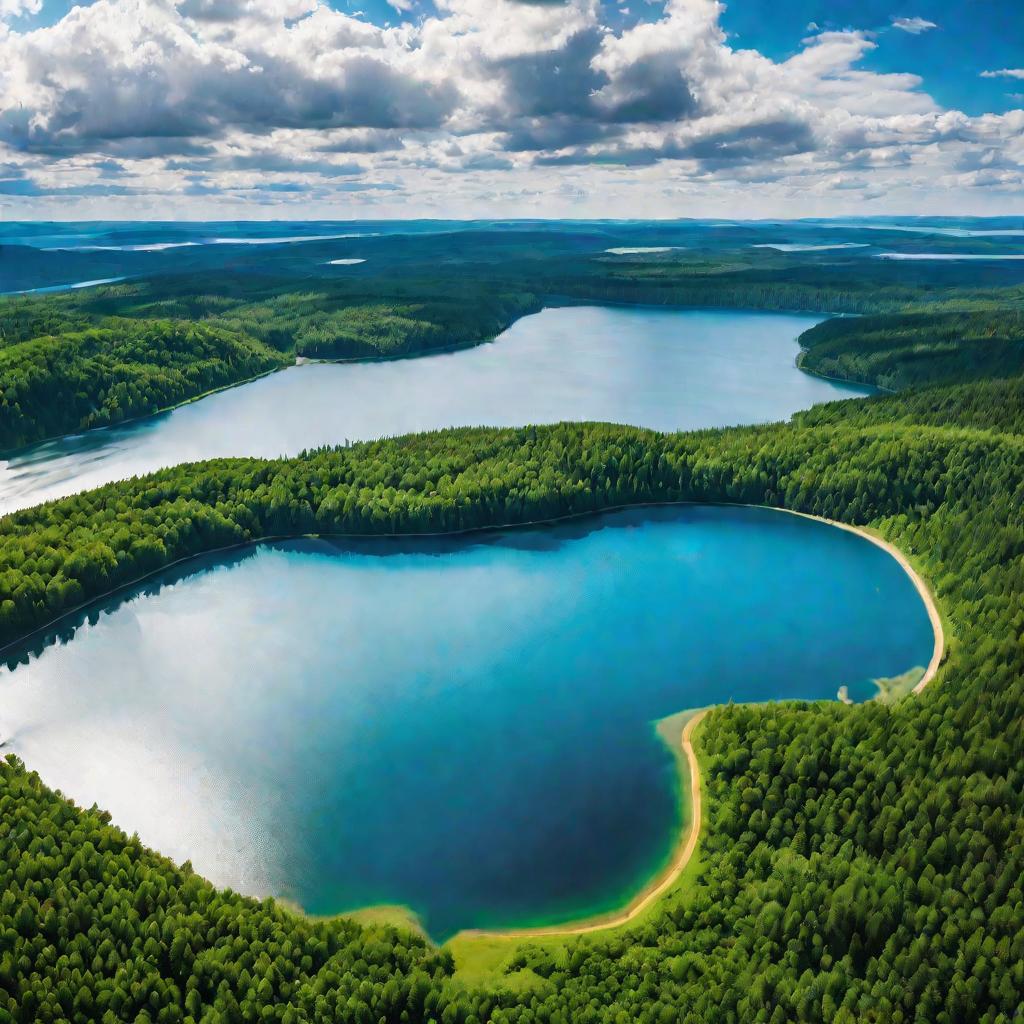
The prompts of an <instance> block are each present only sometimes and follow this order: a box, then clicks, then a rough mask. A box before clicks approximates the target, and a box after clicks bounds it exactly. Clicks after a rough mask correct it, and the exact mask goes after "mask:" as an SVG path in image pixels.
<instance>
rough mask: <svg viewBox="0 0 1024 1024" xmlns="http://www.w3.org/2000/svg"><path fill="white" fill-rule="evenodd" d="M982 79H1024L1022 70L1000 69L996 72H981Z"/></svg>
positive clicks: (1023, 69) (1023, 70)
mask: <svg viewBox="0 0 1024 1024" xmlns="http://www.w3.org/2000/svg"><path fill="white" fill-rule="evenodd" d="M981 77H982V78H1024V68H1000V69H999V70H998V71H982V73H981Z"/></svg>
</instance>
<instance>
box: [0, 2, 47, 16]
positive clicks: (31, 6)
mask: <svg viewBox="0 0 1024 1024" xmlns="http://www.w3.org/2000/svg"><path fill="white" fill-rule="evenodd" d="M42 9H43V0H0V21H2V20H3V19H4V18H19V17H21V16H22V15H23V14H38V13H39V12H40V11H41V10H42Z"/></svg>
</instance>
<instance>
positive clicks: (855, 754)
mask: <svg viewBox="0 0 1024 1024" xmlns="http://www.w3.org/2000/svg"><path fill="white" fill-rule="evenodd" d="M1021 394H1022V390H1021V381H1020V380H1019V379H1018V380H1016V381H1013V382H1002V383H1000V382H990V381H986V382H982V383H977V384H969V385H955V386H946V387H940V388H935V389H931V390H920V391H916V392H913V393H912V394H910V395H908V396H906V397H905V396H902V395H896V396H891V397H884V398H878V399H874V400H871V401H867V402H858V401H854V402H844V403H837V404H834V405H830V406H823V407H819V408H817V409H814V410H812V411H810V412H808V413H805V414H802V415H801V416H799V417H797V418H796V421H795V422H794V423H793V424H790V425H776V426H771V427H759V428H744V429H735V430H727V431H708V432H703V433H700V434H693V435H658V434H654V433H650V432H646V431H641V430H633V429H628V428H617V427H609V426H596V425H566V424H563V425H560V426H556V427H550V428H524V429H520V430H493V431H485V430H478V431H444V432H440V433H437V434H431V435H424V436H419V437H413V438H406V439H399V440H396V441H384V442H378V443H374V444H367V445H360V446H356V447H354V448H351V449H343V450H337V451H334V450H332V451H318V452H313V453H310V454H307V455H306V456H303V457H300V458H297V459H291V460H282V461H269V462H268V461H260V460H248V459H237V460H219V461H214V462H210V463H206V464H201V465H199V466H193V467H179V468H176V469H172V470H167V471H163V472H161V473H157V474H154V475H153V476H150V477H146V478H143V479H141V480H136V481H128V482H125V483H121V484H115V485H111V486H108V487H105V488H102V489H100V490H97V491H93V492H90V493H87V494H84V495H79V496H76V497H73V498H68V499H64V500H62V501H59V502H55V503H52V504H49V505H45V506H41V507H39V508H36V509H31V510H28V511H25V512H20V513H17V514H15V515H13V516H10V517H8V518H6V519H5V520H3V521H2V522H0V567H2V571H0V592H2V594H3V604H2V606H0V608H2V615H3V629H4V631H5V634H4V635H5V636H8V637H10V636H12V635H13V634H14V633H15V632H18V631H22V630H24V629H26V628H28V627H29V626H31V625H34V624H38V623H39V622H41V621H42V620H43V619H45V618H48V617H50V616H52V615H53V614H55V613H56V612H58V611H60V610H61V609H63V608H66V607H68V606H69V605H71V604H73V603H75V602H77V601H80V600H82V599H83V598H84V597H88V596H90V595H94V594H97V593H99V592H100V591H103V590H105V589H108V588H110V587H111V586H113V585H116V584H118V583H122V582H126V581H128V580H129V579H133V578H135V577H137V576H139V575H140V573H142V572H145V571H147V570H151V569H155V568H157V567H159V566H162V565H166V564H167V563H169V562H170V561H172V560H173V559H175V558H178V557H182V556H184V555H187V554H190V553H195V552H198V551H204V550H210V549H212V548H215V547H218V546H222V545H226V544H231V543H238V542H243V541H246V540H248V539H251V538H255V537H259V536H263V535H269V534H280V533H290V532H307V531H313V530H317V531H322V532H334V531H347V532H360V533H366V532H384V533H387V532H392V531H409V530H437V529H444V530H451V529H460V528H466V527H473V526H481V525H487V524H494V523H500V522H516V521H522V520H526V519H533V518H538V517H545V516H554V515H558V514H564V513H567V512H582V511H587V510H590V509H596V508H601V507H607V506H610V505H614V504H619V503H623V502H629V501H637V500H661V499H680V498H687V499H695V500H722V501H749V502H765V503H768V504H775V505H783V506H786V507H789V508H794V509H798V510H802V511H807V512H813V513H818V514H822V515H826V516H831V517H836V518H841V519H843V520H845V521H848V522H853V523H862V524H873V525H874V526H876V527H877V528H878V529H880V530H881V531H882V533H883V534H884V535H885V536H887V537H888V538H890V539H891V540H893V541H895V542H896V543H898V544H900V545H901V547H903V549H904V550H906V551H908V552H909V553H910V554H911V555H912V556H913V557H914V558H915V559H916V560H917V561H918V563H919V565H920V566H921V567H922V569H923V571H925V572H926V573H927V575H928V576H929V577H930V579H931V580H932V581H933V583H934V586H935V588H936V591H937V594H938V597H939V600H940V603H941V605H942V607H943V608H944V610H945V612H946V613H947V615H948V618H949V626H950V641H951V642H950V649H949V655H948V659H947V662H946V664H945V665H944V668H943V670H942V672H941V673H940V677H939V679H938V680H937V681H936V682H935V683H934V684H932V686H930V687H929V688H928V690H926V691H925V693H924V694H923V695H922V696H921V697H918V698H913V699H909V700H904V701H901V702H897V703H895V704H893V705H883V704H871V705H863V706H857V707H852V708H847V707H844V706H841V705H838V704H799V703H794V704H782V705H773V706H764V707H751V708H746V707H742V708H726V709H721V710H718V711H716V712H714V713H713V714H712V715H711V716H710V717H709V718H708V719H707V721H706V723H705V726H704V729H703V732H702V734H701V735H700V737H699V753H700V757H701V759H702V763H703V765H704V766H705V775H706V781H707V786H708V815H709V824H708V827H707V832H706V836H705V839H704V843H705V855H704V857H703V860H702V863H703V867H702V873H701V876H700V878H699V879H698V883H697V884H696V886H695V887H693V889H692V890H690V891H688V892H687V893H685V894H683V895H682V896H679V897H675V898H673V899H670V900H666V901H665V902H663V904H662V905H661V908H660V911H659V913H658V914H656V915H655V916H653V917H652V918H650V919H649V920H647V921H646V922H645V923H644V924H642V925H639V926H637V927H634V928H632V929H623V930H619V931H616V932H613V933H610V934H608V935H600V934H598V935H595V936H592V937H584V938H580V939H577V940H573V941H572V942H571V943H569V944H568V946H567V948H566V949H565V950H564V951H563V952H562V953H556V954H552V953H550V952H548V951H547V950H546V949H541V948H531V947H529V946H526V947H524V948H523V949H522V950H521V952H520V953H519V954H518V955H517V956H516V957H515V958H514V959H513V961H512V963H511V967H512V969H517V968H529V969H530V970H529V971H527V972H526V974H525V975H520V977H521V978H524V977H525V978H526V979H530V978H533V979H535V980H534V983H533V984H532V985H529V984H528V985H527V986H526V987H525V989H524V988H523V986H522V984H521V983H520V984H519V985H518V986H517V987H516V988H512V987H509V988H506V987H504V986H499V987H498V989H496V990H495V991H492V992H478V991H465V990H463V989H462V988H461V987H460V986H459V985H458V984H457V983H456V982H452V981H443V980H442V975H443V974H445V973H446V972H447V971H448V969H449V965H448V964H446V963H445V962H444V961H443V960H440V961H432V960H430V959H429V956H428V954H427V953H426V952H425V951H424V950H423V948H422V947H421V945H420V944H419V943H418V942H417V941H416V940H414V939H412V938H408V939H400V938H398V937H397V936H394V935H391V934H389V935H388V936H387V938H385V939H382V938H380V937H379V936H376V935H374V934H367V935H366V936H364V937H362V938H360V937H359V936H358V935H357V934H356V933H355V932H354V931H353V930H352V926H350V925H344V924H341V923H337V924H330V925H318V926H317V929H322V930H318V931H316V934H317V935H318V936H321V937H322V938H321V940H320V941H322V942H325V943H327V944H328V949H327V950H326V951H323V947H318V948H320V949H321V950H322V952H321V953H320V954H318V955H314V954H313V953H310V952H308V943H309V942H310V941H312V940H311V939H310V938H309V936H310V934H311V932H310V928H311V926H310V925H309V924H308V923H306V922H303V921H301V920H299V919H292V918H287V917H284V916H283V915H281V913H280V912H279V911H277V910H276V909H274V908H273V907H272V906H271V905H269V904H257V903H254V902H252V901H246V900H241V899H237V898H235V897H230V896H220V895H217V894H215V893H214V892H213V891H212V890H211V889H209V888H208V887H206V886H204V885H203V884H201V883H199V882H198V881H189V882H182V881H181V880H180V879H181V878H182V877H183V876H182V875H181V874H180V873H179V872H178V871H176V869H174V868H173V867H171V866H170V865H169V864H166V863H165V862H163V861H160V860H158V859H157V858H155V857H153V856H151V855H149V854H146V853H144V852H143V851H141V850H138V848H137V846H132V845H131V843H130V841H128V840H124V839H123V838H121V837H119V836H118V835H117V833H116V832H114V831H113V830H111V829H110V828H109V827H108V826H106V825H105V824H104V823H103V821H102V819H101V818H100V817H99V816H97V815H96V814H95V813H94V812H88V813H80V812H75V811H72V810H71V809H70V808H69V807H68V806H67V805H66V804H63V803H61V802H59V801H58V800H57V799H56V798H54V797H53V796H52V795H50V794H48V793H47V792H46V791H45V790H44V789H43V788H42V787H41V786H40V785H39V783H38V782H37V781H36V780H34V779H32V778H31V777H29V776H26V774H25V772H24V769H22V768H21V766H20V765H18V764H16V763H13V762H11V763H9V764H8V766H7V767H6V768H5V769H4V772H3V776H2V779H3V787H4V788H3V790H2V794H3V795H2V796H0V800H3V801H8V802H6V803H4V804H3V806H4V807H5V820H7V819H8V817H9V814H10V811H8V810H7V808H10V809H11V810H15V809H17V808H20V807H25V808H26V811H25V812H24V815H25V816H24V818H22V819H19V827H16V828H13V829H10V830H8V831H7V832H6V833H4V834H3V836H0V870H2V871H4V872H5V873H6V874H5V877H4V888H5V890H7V891H12V892H14V893H15V894H16V895H15V896H14V898H13V899H11V898H6V903H4V904H3V917H2V920H0V934H2V935H4V939H3V942H4V945H3V946H2V947H0V949H3V953H2V954H0V990H2V991H6V993H7V1003H6V1010H5V1011H3V1012H6V1013H8V1014H9V1015H10V1016H12V1017H13V1018H14V1019H16V1020H18V1021H28V1020H61V1019H67V1020H73V1021H76V1022H77V1021H86V1020H90V1019H95V1017H97V1016H101V1014H99V1012H98V1008H100V1007H103V1008H104V1012H105V1013H108V1017H107V1019H110V1020H115V1019H149V1020H154V1021H156V1020H161V1021H162V1020H167V1021H172V1020H184V1019H191V1020H194V1021H200V1020H207V1021H221V1020H225V1021H226V1020H254V1021H255V1020H259V1019H279V1020H286V1019H295V1020H317V1021H328V1020H337V1019H354V1020H366V1021H378V1020H381V1019H383V1020H386V1021H396V1022H397V1021H416V1020H430V1019H433V1020H436V1021H439V1022H442V1024H472V1022H474V1021H481V1022H483V1021H487V1020H493V1021H504V1022H510V1021H516V1022H523V1024H527V1022H534V1021H537V1022H544V1024H550V1022H565V1024H568V1022H570V1021H584V1022H586V1021H615V1022H618V1021H626V1020H629V1021H633V1020H636V1021H644V1022H647V1021H650V1022H660V1021H668V1020H681V1021H686V1022H694V1024H696V1022H707V1021H719V1020H720V1021H735V1022H741V1021H742V1022H746V1021H765V1022H770V1024H774V1022H779V1021H790V1020H797V1021H826V1022H842V1024H846V1022H853V1021H861V1020H879V1021H910V1020H917V1021H922V1022H925V1021H927V1022H950V1024H952V1022H956V1021H989V1022H996V1021H1006V1022H1009V1021H1011V1020H1013V1019H1016V1017H1015V1015H1019V1013H1020V1011H1021V1009H1022V995H1021V994H1022V992H1024V892H1022V885H1021V878H1022V877H1024V769H1022V764H1024V759H1022V753H1024V751H1022V737H1021V732H1020V721H1021V719H1022V715H1024V643H1022V630H1024V610H1022V609H1024V603H1022V601H1021V595H1022V594H1024V443H1022V439H1021V436H1020V434H1019V433H1016V432H1015V431H1016V429H1017V427H1018V426H1019V418H1020V407H1021V402H1020V397H1021ZM1008 402H1012V403H1013V404H1014V406H1015V408H1012V409H1008V408H1007V403H1008ZM961 408H962V409H964V410H967V412H966V413H965V415H964V416H963V417H958V416H957V415H956V410H957V409H961ZM943 409H949V410H950V415H948V416H946V417H944V415H943V412H942V410H943ZM977 419H987V420H988V423H987V424H984V425H982V424H978V423H975V422H974V421H975V420H977ZM48 836H54V837H60V839H59V841H58V839H57V838H54V839H52V840H51V839H49V838H47V837H48ZM122 849H123V850H125V851H127V852H124V853H121V852H119V851H120V850H122ZM118 858H124V859H123V860H119V859H118ZM115 865H116V866H115ZM144 872H145V874H144ZM26 887H28V888H27V889H26ZM26 891H27V892H28V893H29V895H28V896H27V897H23V896H20V895H19V894H21V893H25V892H26ZM164 893H166V897H165V896H164V895H163V894H164ZM48 900H49V901H50V902H49V903H48V902H47V901H48ZM224 906H228V907H230V908H232V909H231V910H230V911H228V910H224V909H219V908H221V907H224ZM97 907H100V908H102V910H97ZM117 908H130V909H125V910H124V911H123V912H121V913H119V912H118V909H117ZM132 909H133V910H134V915H133V914H132V913H131V910H132ZM51 911H52V914H51ZM47 922H49V923H47ZM329 934H330V935H333V937H332V938H327V936H328V935H329ZM331 943H335V944H336V948H337V949H338V950H339V951H340V952H339V953H338V954H337V955H338V956H340V958H341V961H340V966H338V967H331V966H329V965H326V964H325V958H326V957H329V956H330V955H331V953H330V949H331ZM268 945H269V946H270V947H272V949H273V952H271V951H270V948H268ZM264 954H266V955H264ZM306 957H308V958H309V959H305V958H306ZM417 964H419V965H422V966H420V967H417V966H416V965H417ZM321 965H323V966H321ZM438 972H440V973H438ZM424 974H430V975H431V977H432V980H431V981H430V982H429V983H428V982H427V981H426V979H425V978H424ZM413 975H415V977H416V978H417V979H421V980H417V981H416V982H413V981H412V980H411V978H412V977H413ZM541 979H543V980H541ZM428 989H429V992H428ZM28 991H32V992H34V993H37V994H38V995H37V996H27V995H26V994H25V993H27V992H28ZM115 993H117V994H116V995H115ZM310 993H316V994H314V995H313V996H312V998H311V997H310ZM318 996H322V998H318ZM113 999H117V1000H118V1003H117V1005H118V1006H119V1007H121V1009H120V1010H114V1009H113V1006H114V1003H113V1002H107V1000H113ZM0 1000H2V997H0ZM76 1000H78V1003H77V1005H76V1002H75V1001H76ZM338 1000H340V1002H339V1001H338ZM143 1005H144V1006H145V1009H144V1012H145V1013H146V1014H147V1016H146V1017H145V1018H133V1016H132V1015H133V1014H137V1013H138V1012H139V1008H140V1007H142V1006H143ZM3 1006H4V1003H3V1002H2V1001H0V1007H3ZM44 1006H45V1007H46V1009H45V1011H44V1010H43V1009H42V1008H43V1007H44ZM270 1007H272V1008H270Z"/></svg>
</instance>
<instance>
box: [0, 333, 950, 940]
mask: <svg viewBox="0 0 1024 1024" xmlns="http://www.w3.org/2000/svg"><path fill="white" fill-rule="evenodd" d="M495 350H496V349H495ZM72 637H73V639H72ZM931 646H932V634H931V629H930V626H929V623H928V618H927V615H926V612H925V609H924V607H923V605H922V603H921V601H920V599H919V597H918V595H917V593H916V591H915V590H914V587H913V585H912V583H911V582H910V580H909V579H908V578H907V576H906V575H905V574H904V572H903V570H902V569H901V568H900V567H899V566H898V565H897V563H896V562H895V561H893V560H892V559H891V558H890V557H889V556H888V555H887V554H886V553H885V552H883V551H881V550H880V549H878V548H877V547H875V546H874V545H872V544H870V543H868V542H866V541H864V540H863V539H861V538H859V537H857V536H855V535H852V534H849V533H846V532H843V531H839V530H836V529H833V528H831V527H828V526H825V525H824V524H820V523H815V522H811V521H807V520H803V519H799V518H797V517H794V516H789V515H786V514H783V513H776V512H770V511H767V510H758V509H744V508H731V509H730V508H717V507H679V508H661V509H647V510H633V511H628V512H619V513H612V514H607V515H604V516H599V517H593V518H590V519H587V520H580V521H577V522H573V523H568V524H562V525H559V526H554V527H548V528H544V529H523V530H517V531H507V532H503V533H495V534H480V535H475V536H469V537H462V538H449V539H424V540H417V541H398V540H365V541H359V542H352V543H346V544H334V543H328V542H326V541H308V540H307V541H296V542H292V543H287V544H279V545H272V546H262V547H257V548H252V549H248V550H245V551H243V552H241V553H238V554H235V555H233V556H231V557H230V558H227V559H225V558H223V557H221V558H219V559H217V558H208V559H206V560H200V561H198V562H196V563H193V564H192V565H191V566H190V567H189V568H188V569H187V571H179V572H177V573H175V574H168V575H166V576H165V577H163V578H161V579H157V580H155V581H153V582H151V583H150V584H148V585H146V586H145V587H144V588H140V589H138V590H136V591H134V592H132V593H128V594H125V595H122V596H121V597H119V598H117V599H115V600H112V601H110V602H108V603H107V605H105V606H104V607H103V608H101V609H97V610H95V611H94V612H93V613H92V614H91V616H90V618H89V619H88V620H84V619H83V620H80V621H78V622H72V623H68V624H66V625H65V627H64V628H63V631H62V633H61V636H60V641H59V642H58V640H57V638H56V637H51V638H50V639H49V640H48V641H44V642H40V646H39V648H38V649H37V650H35V651H34V652H26V653H24V654H23V655H22V656H21V658H20V660H21V664H20V665H18V666H17V667H14V668H13V669H12V668H11V667H8V668H4V669H2V670H0V734H2V735H3V737H5V738H6V739H7V741H8V747H7V748H6V749H11V750H13V751H14V752H16V753H18V754H19V755H20V756H21V757H23V758H24V759H25V761H26V762H27V763H28V764H29V765H31V767H32V768H34V769H35V770H37V771H39V772H40V774H41V775H42V777H43V779H44V780H45V781H46V782H47V783H49V784H50V785H53V786H55V787H59V788H60V789H62V790H63V791H64V792H65V793H66V794H68V795H70V796H72V797H74V798H75V799H76V800H78V801H79V802H81V803H84V804H91V803H92V802H94V801H95V802H97V803H98V804H99V805H100V806H102V807H104V808H106V809H108V810H110V811H111V813H112V814H113V818H114V821H115V822H116V823H117V824H119V825H121V826H122V827H124V828H125V829H126V830H127V831H129V832H132V831H136V830H137V831H138V833H139V834H140V836H141V837H142V839H143V840H144V841H146V842H147V843H150V844H152V845H153V846H155V847H156V848H157V849H159V850H160V851H161V852H163V853H166V854H168V855H169V856H172V857H174V858H176V859H178V860H185V859H191V861H192V863H193V865H194V866H195V867H196V869H197V870H199V871H200V872H202V873H203V874H205V875H207V876H208V877H210V878H211V879H212V880H214V881H215V882H218V883H221V884H229V885H232V886H234V887H236V888H239V889H241V890H242V891H245V892H249V893H253V894H264V893H274V894H278V895H282V896H285V897H288V898H290V899H293V900H295V901H296V902H298V903H300V904H301V905H302V906H304V907H305V908H306V909H307V910H310V911H313V912H317V913H331V912H336V911H341V910H344V909H350V908H353V907H358V906H362V905H367V904H373V903H382V902H384V903H403V904H408V905H409V906H411V907H412V908H413V909H414V910H415V911H416V912H417V913H419V914H420V915H421V916H422V918H423V920H424V922H425V924H426V926H427V928H428V929H429V930H430V932H431V934H432V935H434V936H435V937H438V938H444V937H445V936H447V935H450V934H451V933H453V932H454V931H456V930H457V929H459V928H462V927H474V926H475V927H486V926H506V925H516V924H530V923H542V922H551V921H558V920H565V919H568V918H573V917H575V916H579V915H583V914H589V913H595V912H598V911H602V910H607V909H611V908H614V907H617V906H619V905H621V904H622V903H624V902H626V901H627V900H628V898H629V897H630V896H631V895H632V894H633V893H634V892H635V891H636V890H638V889H639V888H640V887H641V886H642V885H643V884H644V883H645V882H646V881H647V879H649V878H650V877H651V876H652V875H653V874H654V873H655V872H656V871H657V870H658V869H659V867H660V866H661V865H663V864H664V863H665V861H666V859H667V857H668V855H669V852H670V849H671V847H672V845H673V842H674V840H675V838H676V835H677V831H678V827H679V805H678V793H677V784H676V773H675V766H674V763H673V759H672V756H671V754H670V752H669V751H668V749H667V747H666V746H665V745H664V744H663V743H662V742H661V740H660V739H659V738H658V737H657V735H656V733H655V731H654V728H653V724H652V723H653V722H654V721H655V720H657V719H659V718H661V717H663V716H666V715H668V714H670V713H673V712H675V711H678V710H682V709H684V708H690V707H699V706H703V705H706V704H710V703H719V702H723V701H727V700H730V699H733V700H737V701H762V700H768V699H785V698H801V699H803V698H831V697H834V695H835V693H836V689H837V687H838V686H839V685H841V684H846V685H849V686H851V688H852V690H853V692H855V693H857V694H858V695H861V696H864V695H866V694H867V693H868V692H869V691H870V685H869V681H870V680H871V679H872V678H875V677H879V676H890V675H895V674H898V673H901V672H903V671H905V670H907V669H909V668H911V667H912V666H915V665H920V666H923V665H925V664H926V663H927V661H928V659H929V656H930V652H931Z"/></svg>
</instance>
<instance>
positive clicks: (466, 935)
mask: <svg viewBox="0 0 1024 1024" xmlns="http://www.w3.org/2000/svg"><path fill="white" fill-rule="evenodd" d="M709 710H710V709H709V708H704V709H702V710H700V711H698V712H697V713H696V714H695V715H693V716H692V717H691V718H689V719H688V720H687V722H686V725H685V726H684V727H683V731H682V735H681V737H680V744H681V746H682V749H683V755H684V756H685V757H686V765H687V768H688V769H689V772H690V808H691V813H690V825H689V828H688V829H687V835H686V840H685V842H683V843H682V844H681V845H678V846H677V849H676V851H675V853H674V855H673V857H672V861H671V863H670V864H669V866H668V867H667V868H666V869H665V871H664V872H662V874H661V875H660V876H658V877H656V878H654V879H653V880H652V881H651V882H650V883H649V884H648V885H647V886H646V887H645V888H644V889H643V890H642V891H641V892H640V893H639V894H638V895H637V896H635V897H634V898H633V900H632V901H631V902H630V904H629V905H628V906H627V907H626V908H625V909H624V910H621V911H618V912H614V913H613V915H612V916H609V917H605V918H601V919H600V920H597V921H592V922H591V923H589V924H587V923H580V924H577V925H573V924H572V923H569V924H568V925H560V924H555V925H539V926H538V927H536V928H508V929H502V928H498V929H494V930H488V929H482V928H466V929H464V930H463V931H460V932H459V933H458V934H457V936H456V937H457V938H461V939H469V940H472V939H487V938H493V939H533V938H542V937H544V936H549V935H550V936H556V935H586V934H587V933H589V932H600V931H604V930H605V929H607V928H617V927H619V926H620V925H623V924H628V923H629V922H630V921H633V920H635V919H636V918H637V917H639V916H640V914H642V913H643V912H644V911H645V910H647V908H648V907H650V906H651V904H652V903H654V902H655V901H656V900H657V899H658V897H660V896H662V895H663V894H664V893H665V892H666V890H668V889H669V888H671V886H673V885H674V884H675V882H676V881H677V880H678V879H679V876H680V875H681V874H682V873H683V872H684V871H685V870H686V868H687V866H688V865H689V863H690V861H691V860H692V859H693V855H694V853H696V851H697V844H698V842H699V841H700V827H701V814H702V809H701V796H700V764H699V763H698V761H697V754H696V752H695V751H694V749H693V731H694V729H696V728H697V726H698V725H700V723H701V722H702V721H703V720H704V717H705V715H707V713H708V711H709Z"/></svg>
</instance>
